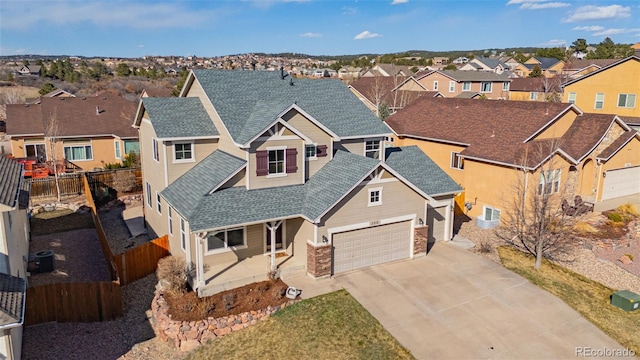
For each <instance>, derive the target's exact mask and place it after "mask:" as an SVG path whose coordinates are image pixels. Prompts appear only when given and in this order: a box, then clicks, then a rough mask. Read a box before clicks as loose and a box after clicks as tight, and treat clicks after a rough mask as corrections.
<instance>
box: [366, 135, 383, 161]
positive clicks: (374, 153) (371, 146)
mask: <svg viewBox="0 0 640 360" xmlns="http://www.w3.org/2000/svg"><path fill="white" fill-rule="evenodd" d="M364 156H366V157H368V158H372V159H378V160H380V141H378V140H371V141H367V142H366V143H365V146H364Z"/></svg>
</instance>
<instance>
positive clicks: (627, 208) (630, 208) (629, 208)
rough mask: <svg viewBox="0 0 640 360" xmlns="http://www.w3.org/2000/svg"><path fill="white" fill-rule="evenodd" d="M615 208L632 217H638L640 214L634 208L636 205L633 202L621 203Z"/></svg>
mask: <svg viewBox="0 0 640 360" xmlns="http://www.w3.org/2000/svg"><path fill="white" fill-rule="evenodd" d="M616 210H617V211H618V212H619V213H620V214H623V215H629V216H632V217H634V218H635V217H638V216H640V213H639V212H638V209H636V206H635V205H633V204H622V205H620V206H618V207H617V208H616Z"/></svg>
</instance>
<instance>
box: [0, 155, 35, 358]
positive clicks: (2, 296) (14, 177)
mask: <svg viewBox="0 0 640 360" xmlns="http://www.w3.org/2000/svg"><path fill="white" fill-rule="evenodd" d="M0 184H2V186H1V187H0V357H2V358H3V359H20V354H21V349H22V325H23V323H24V310H25V300H26V284H27V280H26V279H27V260H28V258H29V220H28V218H27V207H28V205H29V194H28V191H25V190H24V184H23V179H22V165H21V164H20V163H18V162H17V161H15V160H12V159H9V158H6V157H0Z"/></svg>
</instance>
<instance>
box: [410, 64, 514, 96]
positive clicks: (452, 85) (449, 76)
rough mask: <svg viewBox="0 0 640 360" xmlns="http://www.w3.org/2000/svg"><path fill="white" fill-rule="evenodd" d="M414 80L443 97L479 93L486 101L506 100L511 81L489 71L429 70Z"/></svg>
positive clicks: (505, 76) (416, 76)
mask: <svg viewBox="0 0 640 360" xmlns="http://www.w3.org/2000/svg"><path fill="white" fill-rule="evenodd" d="M414 78H415V79H416V80H417V81H418V82H419V83H420V84H422V86H424V87H426V88H427V89H429V90H431V91H438V92H440V93H441V94H442V95H443V96H444V97H456V96H466V94H468V93H480V95H481V96H484V97H486V98H488V99H508V98H509V84H510V83H511V79H510V78H509V77H508V76H507V75H506V74H501V75H498V74H496V73H493V72H489V71H465V70H431V71H425V72H420V73H418V74H416V75H415V76H414Z"/></svg>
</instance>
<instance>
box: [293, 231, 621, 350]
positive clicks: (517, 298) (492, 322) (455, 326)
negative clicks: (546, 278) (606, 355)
mask: <svg viewBox="0 0 640 360" xmlns="http://www.w3.org/2000/svg"><path fill="white" fill-rule="evenodd" d="M284 280H285V282H287V283H288V284H289V285H290V286H295V287H297V288H299V289H302V296H303V297H305V298H308V297H312V296H315V295H319V294H322V293H326V292H330V291H333V290H337V289H341V288H345V289H347V291H349V293H351V295H353V296H354V297H355V298H356V299H357V300H358V301H359V302H360V303H361V304H362V305H363V306H364V307H365V308H366V309H367V310H369V312H370V313H371V314H372V315H373V316H375V317H376V318H377V319H378V321H380V323H381V324H382V325H383V326H384V327H385V328H386V329H387V330H388V331H389V332H390V333H391V334H392V335H393V336H394V337H395V338H396V339H398V341H399V342H400V343H401V344H402V345H403V346H405V347H406V348H407V349H409V350H410V351H411V353H413V355H414V356H415V357H416V358H418V359H469V358H474V359H477V358H492V359H496V358H502V359H542V358H545V359H561V358H562V359H564V358H576V347H589V348H591V349H603V348H607V349H621V348H622V347H621V346H620V345H619V344H618V343H616V342H615V341H614V340H612V339H611V338H609V337H608V336H607V335H605V334H604V333H603V332H602V331H600V330H599V329H597V328H596V327H595V326H594V325H592V324H591V323H589V322H588V321H587V320H585V319H584V318H583V317H582V316H580V315H579V314H578V313H577V312H575V311H574V310H573V309H571V308H570V307H569V306H567V305H566V304H565V303H564V302H562V301H561V300H559V299H558V298H556V297H554V296H553V295H551V294H549V293H547V292H546V291H544V290H541V289H539V288H538V287H536V286H535V285H532V284H530V283H529V282H528V281H527V280H526V279H524V278H523V277H521V276H519V275H516V274H514V273H512V272H510V271H509V270H506V269H504V268H503V267H501V266H500V265H498V264H495V263H493V262H491V261H489V260H486V259H484V258H482V257H481V256H479V255H476V254H473V253H471V252H469V251H466V250H463V249H461V248H458V247H456V246H454V245H451V244H449V243H436V245H435V246H434V247H433V249H432V250H431V252H430V253H429V255H427V256H426V257H422V258H419V259H415V260H408V261H399V262H395V263H390V264H386V265H380V266H375V267H371V268H367V269H364V270H360V271H354V272H351V273H347V274H344V275H337V276H334V277H333V278H332V279H324V280H317V281H314V280H312V279H309V278H308V277H306V276H304V275H303V276H294V277H291V278H285V279H284Z"/></svg>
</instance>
